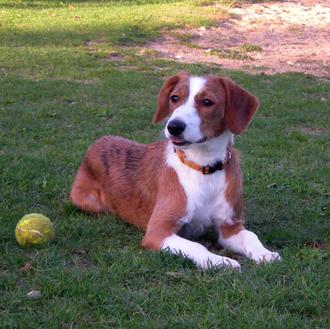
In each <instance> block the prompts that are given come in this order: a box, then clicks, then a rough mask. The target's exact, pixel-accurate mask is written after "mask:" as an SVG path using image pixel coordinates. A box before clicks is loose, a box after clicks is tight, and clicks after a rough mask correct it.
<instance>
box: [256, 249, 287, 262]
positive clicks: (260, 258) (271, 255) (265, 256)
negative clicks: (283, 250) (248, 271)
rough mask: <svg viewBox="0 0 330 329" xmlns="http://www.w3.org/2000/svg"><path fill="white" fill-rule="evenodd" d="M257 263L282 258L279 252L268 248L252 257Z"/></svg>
mask: <svg viewBox="0 0 330 329" xmlns="http://www.w3.org/2000/svg"><path fill="white" fill-rule="evenodd" d="M251 258H252V259H253V260H254V261H255V262H256V263H257V264H259V263H271V262H274V261H280V260H281V259H282V258H281V256H280V254H279V253H278V252H275V251H270V250H267V249H266V252H262V253H257V254H254V255H253V256H252V257H251Z"/></svg>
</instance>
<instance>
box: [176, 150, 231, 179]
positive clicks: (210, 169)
mask: <svg viewBox="0 0 330 329" xmlns="http://www.w3.org/2000/svg"><path fill="white" fill-rule="evenodd" d="M174 152H175V153H176V154H177V156H178V158H179V159H180V161H181V162H182V163H184V164H185V165H186V166H188V167H189V168H191V169H194V170H197V171H199V172H201V173H202V174H204V175H210V174H213V173H215V172H216V171H217V170H219V171H220V170H222V169H223V168H224V166H225V165H227V164H228V163H229V162H230V159H231V151H230V149H229V147H228V148H227V153H226V158H225V160H224V161H217V162H216V163H215V164H214V165H213V166H200V165H199V164H197V163H196V162H193V161H190V160H188V159H187V155H186V153H184V151H183V150H181V149H176V148H175V149H174Z"/></svg>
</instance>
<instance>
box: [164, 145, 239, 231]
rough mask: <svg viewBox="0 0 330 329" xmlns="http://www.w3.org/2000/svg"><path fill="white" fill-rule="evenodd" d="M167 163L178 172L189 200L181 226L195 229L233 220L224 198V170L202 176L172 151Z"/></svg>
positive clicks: (230, 209)
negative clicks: (186, 225) (184, 225)
mask: <svg viewBox="0 0 330 329" xmlns="http://www.w3.org/2000/svg"><path fill="white" fill-rule="evenodd" d="M167 164H168V165H169V166H171V167H172V168H173V169H174V170H175V171H176V173H177V175H178V179H179V182H180V184H181V185H182V187H183V189H184V191H185V193H186V197H187V210H186V215H185V217H184V218H182V220H181V223H182V224H189V226H191V228H192V229H193V230H196V231H201V232H202V231H203V230H204V229H205V228H207V227H209V226H212V225H215V226H219V225H221V224H222V223H225V222H228V223H229V221H231V218H232V214H233V210H232V207H231V205H230V204H229V203H228V201H227V200H226V198H225V191H226V177H225V172H224V170H222V171H217V172H215V173H213V174H211V175H203V174H202V173H201V172H199V171H196V170H193V169H191V168H189V167H187V166H186V165H185V164H183V163H182V162H181V161H180V160H179V159H178V157H177V156H176V154H175V153H174V152H171V151H169V152H168V157H167Z"/></svg>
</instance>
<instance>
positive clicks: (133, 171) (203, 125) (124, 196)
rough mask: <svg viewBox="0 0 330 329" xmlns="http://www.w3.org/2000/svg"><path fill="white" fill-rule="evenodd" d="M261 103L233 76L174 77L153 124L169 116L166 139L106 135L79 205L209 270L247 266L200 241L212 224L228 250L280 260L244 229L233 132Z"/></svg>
mask: <svg viewBox="0 0 330 329" xmlns="http://www.w3.org/2000/svg"><path fill="white" fill-rule="evenodd" d="M258 106H259V103H258V100H257V98H256V97H255V96H253V95H252V94H251V93H249V92H248V91H247V90H245V89H243V88H242V87H240V86H239V85H237V84H235V83H234V82H233V81H232V80H230V79H229V78H226V77H221V76H215V75H209V76H203V77H200V76H192V75H190V74H188V73H186V72H180V73H178V74H176V75H175V76H172V77H171V78H169V79H168V80H166V82H165V83H164V85H163V87H162V88H161V91H160V93H159V96H158V108H157V111H156V113H155V114H154V116H153V123H159V122H161V121H163V120H165V119H166V118H168V120H167V123H166V126H165V136H166V140H162V141H156V142H155V143H152V144H148V145H144V144H139V143H136V142H134V141H130V140H127V139H125V138H122V137H116V136H105V137H102V138H100V139H98V140H97V141H96V142H95V143H94V144H92V145H91V146H90V147H89V149H88V150H87V152H86V155H85V158H84V160H83V162H82V164H81V166H80V167H79V169H78V172H77V175H76V177H75V179H74V182H73V186H72V190H71V195H70V196H71V200H72V203H73V204H74V205H75V206H77V207H78V208H80V209H82V210H83V211H87V212H92V213H96V214H99V213H112V214H114V215H116V216H119V217H121V218H122V219H123V220H124V221H126V222H128V223H131V224H134V225H136V226H138V227H139V228H140V229H142V230H143V231H144V232H145V235H144V238H143V241H142V246H143V247H144V248H147V249H150V250H161V251H168V252H170V253H173V254H175V255H179V256H183V257H186V258H188V259H190V260H191V261H193V262H194V263H195V264H196V265H197V266H198V267H200V268H202V269H207V268H210V267H212V268H218V267H230V268H236V269H239V268H240V264H239V263H238V262H237V261H236V260H234V259H231V258H228V257H223V256H220V255H217V254H215V253H212V252H210V251H209V250H208V249H207V248H206V247H204V246H203V245H202V244H200V243H198V242H196V241H195V240H194V239H195V238H196V237H198V236H199V235H201V234H202V233H203V232H204V231H205V230H206V229H208V228H210V227H211V228H214V229H215V231H216V232H217V236H218V242H219V243H220V245H222V246H223V247H225V248H227V249H230V250H232V251H234V252H236V253H239V254H241V255H244V256H246V257H248V258H249V259H252V260H254V261H255V262H257V263H260V262H271V261H274V260H279V259H280V255H279V254H278V253H277V252H272V251H270V250H268V249H266V248H265V247H264V246H263V245H262V243H261V242H260V241H259V239H258V237H257V235H256V234H254V233H253V232H251V231H249V230H247V229H246V228H245V227H244V222H243V216H242V210H243V193H242V174H241V170H240V164H239V154H238V151H237V150H236V149H235V148H234V147H233V136H234V135H238V134H241V133H242V132H243V131H245V130H246V128H247V127H248V125H249V123H250V121H251V119H252V117H253V116H254V114H255V113H256V111H257V109H258ZM193 240H194V241H193Z"/></svg>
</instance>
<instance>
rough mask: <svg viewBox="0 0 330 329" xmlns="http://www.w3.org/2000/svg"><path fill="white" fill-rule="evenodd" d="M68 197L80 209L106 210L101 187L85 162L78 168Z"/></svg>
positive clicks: (98, 211)
mask: <svg viewBox="0 0 330 329" xmlns="http://www.w3.org/2000/svg"><path fill="white" fill-rule="evenodd" d="M70 197H71V200H72V203H73V204H74V205H75V206H77V207H78V208H80V209H81V210H84V211H88V212H93V213H103V212H107V207H106V206H105V202H104V193H103V189H102V187H101V186H100V183H99V182H98V181H97V180H96V179H95V177H94V175H93V171H92V170H91V168H90V167H89V166H88V164H87V163H86V162H83V163H82V165H81V166H80V168H79V170H78V173H77V175H76V178H75V180H74V182H73V185H72V189H71V193H70Z"/></svg>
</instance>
